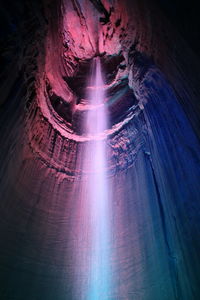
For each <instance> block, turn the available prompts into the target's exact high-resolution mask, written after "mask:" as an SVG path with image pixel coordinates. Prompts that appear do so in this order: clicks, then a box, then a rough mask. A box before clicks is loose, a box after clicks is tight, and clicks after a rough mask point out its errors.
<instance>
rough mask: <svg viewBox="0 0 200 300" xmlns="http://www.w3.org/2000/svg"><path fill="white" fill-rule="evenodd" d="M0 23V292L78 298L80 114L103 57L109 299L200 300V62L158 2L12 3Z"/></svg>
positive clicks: (82, 276) (31, 299)
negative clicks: (94, 66) (94, 67)
mask: <svg viewBox="0 0 200 300" xmlns="http://www.w3.org/2000/svg"><path fill="white" fill-rule="evenodd" d="M2 15H3V16H4V18H5V21H4V26H5V35H2V41H3V43H2V45H3V46H2V51H1V52H2V54H1V56H2V68H1V70H0V76H1V85H0V91H1V97H0V105H1V106H0V145H1V148H0V149H1V150H0V165H1V168H0V184H1V185H0V186H1V189H0V199H1V200H0V240H1V249H0V282H1V286H0V298H1V299H5V300H9V299H14V300H25V299H26V300H36V299H39V300H40V299H41V300H44V299H48V300H66V299H70V300H76V299H77V300H81V299H83V300H84V299H86V298H85V296H84V294H83V293H82V290H80V289H79V287H80V286H83V287H85V288H87V268H88V266H87V264H86V263H84V261H83V264H82V265H81V266H77V265H76V263H75V261H76V258H77V257H78V256H80V255H81V253H82V252H83V249H84V247H87V245H86V244H85V243H86V240H87V238H86V237H81V238H82V239H83V243H82V247H83V248H81V246H80V243H79V247H77V241H78V240H80V235H79V230H80V228H81V226H82V224H83V220H82V209H83V206H82V199H83V198H84V186H85V185H87V179H88V173H87V165H85V164H84V165H83V162H82V155H83V153H84V151H85V149H86V147H88V145H90V143H92V139H93V138H94V137H92V138H91V137H90V136H88V135H87V134H86V132H85V128H84V126H83V119H84V115H85V113H86V112H87V109H88V99H87V91H86V87H87V81H88V78H89V73H90V67H91V62H92V60H93V58H94V57H96V56H99V57H100V60H101V65H102V69H103V72H104V77H105V78H104V79H105V91H106V99H105V103H104V105H105V106H106V108H107V111H108V117H109V123H108V126H107V128H106V129H105V131H104V132H103V134H102V137H101V138H105V137H106V138H107V140H106V149H107V150H106V151H107V161H108V165H107V178H108V181H109V186H110V197H111V199H112V207H111V220H112V240H113V242H112V245H111V246H110V247H111V248H112V249H111V250H112V253H113V256H112V274H111V276H112V278H113V282H114V284H113V287H112V289H111V291H110V294H109V295H107V298H105V299H124V300H133V299H136V300H169V299H170V300H178V299H181V300H189V299H191V300H192V299H194V300H197V299H199V298H198V297H199V294H200V288H199V286H200V276H199V269H200V260H199V253H200V236H199V232H200V231H199V227H200V213H199V208H200V204H199V180H200V168H199V153H200V152H199V151H200V145H199V140H198V137H199V110H200V106H199V101H198V98H199V95H200V90H199V79H200V78H199V69H200V63H199V59H198V57H197V56H196V54H194V53H193V51H192V50H191V49H190V47H188V45H187V43H186V42H185V41H184V40H183V39H182V37H181V36H180V35H179V33H178V32H176V30H175V29H174V27H173V26H172V25H171V23H170V22H169V21H168V19H167V18H166V17H165V16H164V14H162V12H161V10H159V7H158V6H157V5H156V3H155V1H145V0H137V1H131V0H126V1H118V0H116V1H113V0H102V1H100V0H57V1H50V0H46V1H45V0H44V1H43V2H42V3H40V1H35V2H28V1H25V0H24V1H23V0H20V1H19V2H18V3H14V4H13V7H12V8H9V1H8V2H7V3H5V4H4V5H2ZM99 109H101V108H99ZM88 164H90V161H88ZM85 261H87V258H85ZM83 289H84V288H83ZM94 300H96V299H94ZM101 300H104V299H101Z"/></svg>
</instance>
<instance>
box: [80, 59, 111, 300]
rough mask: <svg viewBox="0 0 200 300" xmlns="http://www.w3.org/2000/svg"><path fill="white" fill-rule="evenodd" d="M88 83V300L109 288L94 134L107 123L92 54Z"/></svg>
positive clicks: (105, 203)
mask: <svg viewBox="0 0 200 300" xmlns="http://www.w3.org/2000/svg"><path fill="white" fill-rule="evenodd" d="M90 83H91V85H90V86H89V88H88V91H89V92H88V99H89V106H90V109H89V110H88V112H87V116H86V119H85V122H86V130H87V134H88V135H91V136H92V137H93V138H92V141H91V142H89V143H88V145H87V149H86V156H88V157H86V158H85V159H86V161H89V162H90V163H89V167H88V171H89V176H88V210H89V212H90V221H91V223H90V226H91V228H90V233H91V237H90V238H91V246H90V251H91V253H90V258H91V260H90V267H89V274H88V275H89V284H88V292H87V300H97V299H101V300H104V299H107V297H108V293H109V288H110V253H109V246H110V226H109V220H110V217H109V212H110V208H109V195H108V192H109V188H108V182H107V178H106V140H105V139H102V138H100V139H98V138H97V137H98V136H99V135H101V134H102V133H103V131H104V130H105V128H106V124H107V112H106V107H105V105H104V99H105V92H104V83H103V79H102V72H101V65H100V59H99V58H98V57H97V58H94V60H93V66H92V72H91V82H90Z"/></svg>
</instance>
